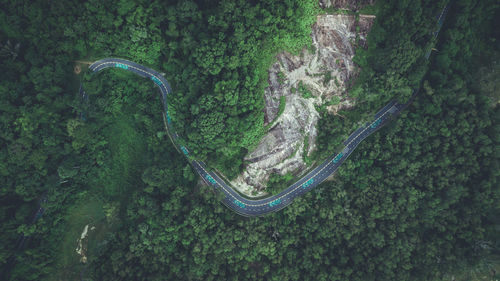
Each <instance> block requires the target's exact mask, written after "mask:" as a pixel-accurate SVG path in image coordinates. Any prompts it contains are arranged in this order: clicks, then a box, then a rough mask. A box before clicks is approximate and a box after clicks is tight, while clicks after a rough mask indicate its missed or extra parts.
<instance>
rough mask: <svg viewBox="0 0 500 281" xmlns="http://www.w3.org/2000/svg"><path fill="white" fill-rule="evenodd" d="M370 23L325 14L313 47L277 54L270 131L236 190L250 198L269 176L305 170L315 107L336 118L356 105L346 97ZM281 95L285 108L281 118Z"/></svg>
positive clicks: (269, 92)
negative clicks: (355, 59)
mask: <svg viewBox="0 0 500 281" xmlns="http://www.w3.org/2000/svg"><path fill="white" fill-rule="evenodd" d="M371 22H373V17H360V20H359V21H356V19H355V16H353V15H320V16H318V19H317V22H316V23H315V24H314V25H313V28H312V34H311V37H312V46H311V47H310V48H306V49H304V50H302V52H301V53H300V54H299V55H292V54H290V53H287V52H282V53H280V54H278V55H277V57H276V58H277V62H276V63H275V64H273V65H272V67H271V69H270V70H269V87H268V88H266V90H265V96H264V98H265V104H266V107H265V109H264V110H265V124H271V127H270V129H269V131H268V133H267V134H266V135H265V136H264V137H263V138H262V140H261V141H260V143H259V145H258V146H257V148H256V149H255V150H254V151H252V152H250V153H249V154H248V155H247V156H246V157H245V161H246V163H247V164H246V166H245V169H244V172H243V173H242V174H241V175H240V176H238V177H237V178H236V179H235V180H233V181H232V182H231V183H232V185H233V186H235V187H236V188H238V189H239V190H240V191H241V192H243V193H245V194H247V195H262V194H264V193H265V186H266V183H267V180H268V179H269V175H270V174H272V173H279V174H281V175H284V174H286V173H288V172H291V173H294V174H297V175H298V174H300V173H301V172H302V171H304V170H305V169H306V163H305V162H304V159H303V156H307V155H309V154H310V153H311V152H312V151H313V150H314V149H315V141H316V136H317V128H316V124H317V122H318V119H319V113H318V112H317V110H316V107H318V106H324V107H325V108H326V110H327V111H328V112H330V113H331V114H336V112H337V111H338V110H339V109H345V108H350V107H352V106H353V105H354V100H353V99H352V98H349V97H348V96H347V94H346V86H347V83H348V81H349V80H350V79H351V77H353V75H354V74H355V67H354V64H353V62H352V58H353V56H354V44H355V42H357V43H358V44H362V45H364V42H365V37H366V34H367V31H368V29H369V28H370V27H371ZM356 26H359V32H358V33H357V34H356ZM282 97H284V99H285V101H286V103H285V104H286V106H285V108H284V111H283V113H282V114H281V115H279V116H278V113H279V107H280V99H282ZM306 139H307V141H306Z"/></svg>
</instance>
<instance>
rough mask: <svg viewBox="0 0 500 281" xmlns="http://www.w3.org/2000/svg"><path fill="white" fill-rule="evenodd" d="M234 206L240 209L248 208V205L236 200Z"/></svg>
mask: <svg viewBox="0 0 500 281" xmlns="http://www.w3.org/2000/svg"><path fill="white" fill-rule="evenodd" d="M234 204H236V205H238V206H239V207H240V208H246V205H245V204H243V203H242V202H240V201H238V200H236V199H234Z"/></svg>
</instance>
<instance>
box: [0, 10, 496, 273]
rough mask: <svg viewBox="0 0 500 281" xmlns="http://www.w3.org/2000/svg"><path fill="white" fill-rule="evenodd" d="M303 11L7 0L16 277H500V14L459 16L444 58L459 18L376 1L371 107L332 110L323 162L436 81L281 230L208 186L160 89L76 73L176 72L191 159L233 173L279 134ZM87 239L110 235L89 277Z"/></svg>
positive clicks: (7, 174)
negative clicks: (270, 111)
mask: <svg viewBox="0 0 500 281" xmlns="http://www.w3.org/2000/svg"><path fill="white" fill-rule="evenodd" d="M297 2H298V3H296V2H294V1H284V2H283V3H282V2H281V1H229V0H228V1H220V2H217V3H214V2H212V1H196V2H191V1H178V2H174V1H165V2H160V1H126V0H125V1H104V2H103V1H88V2H85V3H79V2H75V1H52V2H48V1H24V2H23V1H10V2H8V1H4V0H0V6H1V7H2V8H1V9H0V44H1V45H0V65H1V71H0V97H1V99H2V102H1V103H0V113H1V114H0V126H1V130H0V160H1V161H0V174H1V177H0V181H1V182H0V183H1V188H0V220H1V227H2V231H1V232H0V239H1V241H2V243H1V244H0V274H1V276H0V279H2V280H4V279H6V280H78V279H81V280H360V281H361V280H363V281H366V280H451V276H455V277H456V278H457V280H476V279H478V276H480V275H481V276H482V275H486V276H489V277H490V279H491V280H494V278H497V279H498V278H499V277H498V271H500V262H499V256H500V252H499V249H500V234H499V233H500V230H499V227H500V221H499V218H500V206H499V203H498V202H499V200H500V191H499V188H500V183H499V177H500V163H499V160H500V154H499V149H498V147H499V144H500V127H499V126H498V123H499V121H500V112H499V111H500V109H499V107H498V106H497V104H498V92H496V91H495V85H498V79H499V78H498V75H495V73H498V69H497V68H495V66H494V65H495V61H498V59H499V58H500V50H499V49H498V48H499V44H498V40H499V39H500V36H499V33H498V32H499V30H498V28H497V29H495V26H494V23H495V19H496V18H498V16H500V15H499V13H498V11H499V6H498V3H496V1H494V0H485V1H470V0H457V1H454V2H453V3H452V5H451V9H450V12H449V14H448V18H447V20H446V23H445V26H444V27H443V30H442V31H441V34H440V36H439V40H438V42H437V44H436V45H435V49H436V51H434V52H433V55H432V56H431V60H430V61H429V62H426V61H425V58H424V56H425V54H426V52H427V50H428V49H429V48H430V47H431V46H432V45H433V44H434V43H436V42H433V41H432V37H433V36H432V31H433V30H435V20H434V17H435V16H436V13H439V11H440V10H441V8H442V7H443V5H444V2H443V1H438V2H435V1H430V0H420V1H400V0H380V1H378V2H377V5H378V6H377V9H376V10H377V11H378V14H377V20H376V22H375V25H374V27H373V29H372V31H371V32H370V34H369V38H368V48H367V49H360V50H358V52H357V56H356V62H357V63H358V64H359V66H360V67H361V68H362V70H361V73H360V75H359V77H358V78H357V80H356V82H355V85H354V86H353V88H352V89H351V90H350V92H351V94H352V95H354V96H355V97H357V98H358V99H360V100H361V101H363V102H362V103H360V105H359V106H358V108H357V109H356V110H352V111H348V112H342V115H343V116H346V118H344V119H341V118H338V117H335V118H334V117H332V116H328V115H326V114H324V113H323V114H322V119H321V121H320V124H319V127H318V128H319V132H320V134H319V140H318V150H321V151H333V150H334V149H335V146H336V145H337V144H338V143H340V139H339V135H342V134H345V133H348V132H349V131H350V130H351V129H352V128H353V127H355V125H356V124H357V122H358V121H359V120H362V119H363V118H364V116H366V115H367V114H373V112H374V110H376V109H377V108H379V107H380V105H383V104H384V103H385V102H387V101H388V100H389V99H390V98H392V97H397V98H398V99H399V100H401V101H404V100H407V99H408V98H409V97H410V95H411V92H412V91H413V89H416V88H418V87H419V85H420V84H421V85H422V87H421V90H420V94H419V95H418V96H417V97H416V98H415V101H414V103H413V104H412V105H411V106H410V107H409V108H408V109H407V111H405V112H403V113H402V116H401V117H400V118H398V119H396V120H394V121H393V122H392V123H390V124H389V125H388V126H387V127H386V128H384V129H382V130H381V131H379V132H378V133H376V134H374V135H373V136H371V137H370V138H368V139H367V140H365V141H364V142H363V143H362V144H361V145H360V146H359V147H358V149H357V151H356V152H354V153H353V154H352V155H351V157H350V158H349V160H347V161H346V163H344V164H343V166H342V167H341V168H340V170H339V171H338V173H337V174H336V175H335V177H334V180H333V181H329V182H325V183H323V184H322V185H321V186H319V187H317V188H316V189H314V190H313V191H312V192H309V193H307V194H306V195H305V196H303V197H301V198H298V199H297V200H295V202H294V203H293V204H291V205H290V206H288V207H287V208H285V209H284V210H282V211H280V212H278V213H275V214H272V215H269V216H266V217H263V218H252V219H249V218H243V217H241V216H239V215H237V214H236V213H234V212H232V211H231V210H229V209H227V208H226V207H224V206H223V205H222V204H220V203H219V202H218V195H217V194H213V193H212V192H211V190H210V189H209V188H207V187H204V186H201V185H199V181H198V180H199V179H198V177H197V176H196V175H195V174H194V173H193V171H192V169H191V168H190V166H189V165H188V163H187V162H186V161H185V158H183V157H182V156H181V155H180V154H179V153H178V152H177V151H176V150H175V149H174V147H173V146H172V145H171V143H170V141H169V138H168V136H167V134H166V132H165V130H164V124H163V120H162V119H161V117H160V113H161V110H162V107H161V103H160V98H159V97H158V94H157V89H156V88H155V87H154V86H153V83H151V82H150V81H146V80H145V79H141V78H139V77H137V76H134V75H133V74H130V73H127V72H124V71H121V70H116V69H114V70H107V71H105V72H103V73H99V74H97V75H92V76H89V75H88V74H85V75H83V74H81V75H79V76H76V75H75V74H74V72H73V67H74V63H75V61H76V60H94V59H96V58H102V57H106V56H118V57H124V58H129V59H132V60H134V61H137V62H140V63H145V64H148V65H150V66H151V67H154V68H156V69H158V70H162V71H164V72H165V73H166V77H167V78H168V79H169V81H171V82H172V87H173V88H174V96H173V98H172V99H171V100H170V101H169V102H170V107H171V108H172V117H173V119H174V122H175V123H176V124H178V128H177V129H178V130H179V133H180V134H181V136H184V140H185V141H186V145H188V146H189V148H191V149H192V150H193V151H194V152H195V153H196V155H198V156H200V157H201V158H203V159H208V160H209V161H211V163H212V164H213V165H214V166H217V167H219V168H220V169H221V170H223V171H225V172H227V173H228V174H231V173H234V172H235V171H237V170H238V169H240V164H239V163H240V162H239V161H241V160H240V159H241V155H242V154H244V153H245V151H246V150H247V149H248V148H250V147H251V146H252V145H253V144H254V143H255V141H256V140H258V138H259V137H260V135H261V134H262V133H263V132H262V127H263V126H262V119H263V118H262V114H261V111H260V110H261V109H262V106H263V101H262V92H263V88H264V87H265V83H266V75H267V72H266V69H267V67H268V66H269V65H270V63H271V60H272V57H273V55H274V54H275V53H276V52H277V51H279V50H282V49H288V50H291V51H294V50H298V49H300V48H301V47H303V46H307V45H308V44H309V42H308V40H310V39H309V32H310V26H311V24H312V23H313V21H314V16H315V14H316V13H319V12H320V11H318V7H317V4H316V2H312V1H303V2H299V1H297ZM80 79H81V80H83V81H85V88H86V91H87V93H88V94H89V100H88V102H82V99H81V96H80V95H79V94H78V86H79V84H80ZM422 79H423V82H422V83H420V81H421V80H422ZM82 114H83V116H85V118H80V117H81V116H82ZM215 151H217V153H215ZM42 198H43V199H46V200H43V201H42V203H41V204H42V206H43V208H44V210H45V212H44V214H43V216H42V217H41V218H39V219H38V220H36V221H35V222H34V223H32V222H33V221H34V218H33V216H34V214H35V213H36V211H37V209H38V208H39V206H38V204H39V201H40V200H41V199H42ZM86 224H91V225H92V226H95V230H92V231H90V234H89V239H88V246H87V248H88V249H87V251H86V252H87V257H88V261H87V263H86V264H82V263H80V262H79V258H80V257H78V256H77V255H76V253H75V247H76V242H75V240H76V238H79V237H80V233H81V232H82V229H83V227H84V226H85V225H86ZM23 234H24V235H26V236H30V238H29V239H27V240H25V244H24V246H22V247H19V243H18V242H19V241H20V239H21V237H22V236H21V235H23ZM492 269H495V270H496V272H497V273H496V274H497V276H496V277H494V274H495V271H492Z"/></svg>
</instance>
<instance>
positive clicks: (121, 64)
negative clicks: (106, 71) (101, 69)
mask: <svg viewBox="0 0 500 281" xmlns="http://www.w3.org/2000/svg"><path fill="white" fill-rule="evenodd" d="M115 67H119V68H123V69H128V65H126V64H123V63H115Z"/></svg>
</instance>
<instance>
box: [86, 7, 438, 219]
mask: <svg viewBox="0 0 500 281" xmlns="http://www.w3.org/2000/svg"><path fill="white" fill-rule="evenodd" d="M447 10H448V5H447V6H446V7H445V8H444V9H443V10H442V12H441V14H440V15H439V16H438V17H437V21H438V29H437V30H436V32H434V34H433V35H434V36H435V37H436V36H437V35H438V33H439V30H440V28H441V26H442V23H443V20H444V16H445V15H446V12H447ZM429 55H430V53H429ZM429 55H426V57H427V58H428V57H429ZM108 67H114V68H122V69H124V70H128V71H131V72H133V73H135V74H137V75H140V76H142V77H145V78H147V79H150V80H152V81H153V82H154V83H155V84H156V86H157V87H158V88H159V89H160V93H161V97H162V101H163V107H164V112H163V116H162V117H163V120H164V122H165V127H166V129H167V131H168V134H169V136H170V138H171V140H172V142H173V143H174V145H175V147H176V148H177V150H178V151H179V152H181V153H183V154H184V155H185V156H186V157H187V159H188V161H189V162H190V163H191V165H192V166H193V168H194V170H195V171H196V172H197V173H198V174H199V175H200V177H201V178H202V179H203V181H205V183H206V184H207V185H209V186H212V187H213V188H214V189H215V190H217V191H220V192H222V194H223V195H224V198H223V199H222V202H223V203H224V204H225V205H226V206H227V207H229V208H231V209H232V210H234V211H235V212H237V213H238V214H241V215H243V216H261V215H265V214H268V213H271V212H275V211H277V210H280V209H282V208H284V207H286V206H287V205H289V204H291V203H292V202H293V200H294V199H295V198H297V197H298V196H301V195H303V194H304V193H306V192H308V191H310V190H311V189H313V188H315V187H316V186H318V185H319V184H320V183H322V182H323V181H324V180H325V179H326V178H328V177H329V176H330V175H331V174H333V173H335V171H337V169H338V168H339V167H340V165H342V163H344V161H345V160H346V159H347V158H348V157H349V155H350V154H351V153H352V152H353V151H354V149H356V147H357V146H358V144H359V143H360V142H361V141H363V140H364V139H365V138H367V137H368V136H370V135H371V134H373V133H374V132H375V131H377V130H378V129H380V128H381V127H382V126H384V125H385V124H386V123H387V122H388V121H389V120H390V119H391V118H393V117H395V116H396V115H398V114H399V113H400V112H401V111H402V110H404V109H405V108H406V107H407V106H408V105H409V104H410V103H411V102H412V101H413V99H414V97H415V95H417V94H418V90H416V91H415V92H414V93H413V96H412V98H411V99H410V101H409V102H408V103H406V104H400V103H397V102H396V101H390V102H389V103H388V104H387V105H385V106H384V107H383V108H382V109H380V110H379V111H378V112H377V113H376V114H375V115H374V117H373V119H372V120H371V121H370V122H368V123H366V124H365V126H363V127H361V128H358V129H357V130H355V131H354V132H353V133H352V134H351V135H350V136H349V137H348V138H347V139H346V140H345V141H344V148H343V149H342V151H341V152H339V153H338V154H335V155H331V156H330V157H329V158H328V159H327V160H325V161H324V162H323V163H322V164H320V165H319V166H317V167H316V168H314V169H313V170H312V171H310V172H309V173H307V174H306V175H305V176H303V177H302V178H301V179H299V180H298V181H297V182H296V183H294V184H292V185H291V186H289V187H288V188H286V189H285V190H283V191H282V192H281V193H279V194H277V195H274V196H271V197H268V198H264V199H256V200H252V199H247V198H244V197H243V196H241V195H240V194H239V193H238V192H236V191H235V190H234V189H233V188H232V187H230V186H229V185H227V183H226V182H225V181H224V180H222V179H221V178H220V177H219V176H218V175H217V174H215V173H214V172H213V171H210V169H209V168H208V167H207V166H206V165H205V163H203V162H202V161H197V160H194V159H193V157H191V155H190V154H189V149H188V148H187V147H185V146H182V145H180V144H179V142H178V139H179V135H178V134H177V133H176V132H175V130H174V128H173V126H172V120H171V119H170V115H169V113H168V106H167V97H168V94H170V93H171V92H172V89H171V87H170V84H169V83H168V81H167V80H166V79H165V78H164V77H163V76H162V75H161V74H160V73H159V72H157V71H155V70H153V69H150V68H148V67H145V66H143V65H140V64H137V63H135V62H131V61H128V60H124V59H119V58H106V59H102V60H99V61H96V62H94V63H93V64H92V65H90V70H91V71H93V72H99V71H101V70H103V69H105V68H108Z"/></svg>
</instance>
